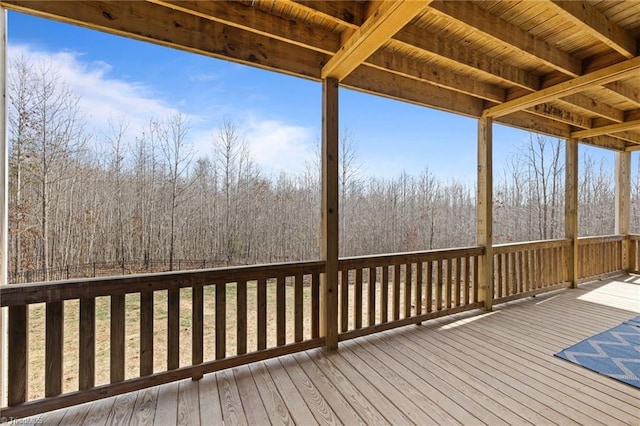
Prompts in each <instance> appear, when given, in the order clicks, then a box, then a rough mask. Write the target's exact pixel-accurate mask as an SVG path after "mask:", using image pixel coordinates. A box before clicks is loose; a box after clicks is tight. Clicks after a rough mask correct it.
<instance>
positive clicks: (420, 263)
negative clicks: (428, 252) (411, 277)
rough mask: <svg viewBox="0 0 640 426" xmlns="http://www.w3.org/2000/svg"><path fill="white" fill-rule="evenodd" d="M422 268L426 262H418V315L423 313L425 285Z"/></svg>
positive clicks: (416, 302)
mask: <svg viewBox="0 0 640 426" xmlns="http://www.w3.org/2000/svg"><path fill="white" fill-rule="evenodd" d="M422 268H424V262H418V263H416V298H415V304H416V315H421V314H422V286H423V285H424V283H423V270H422Z"/></svg>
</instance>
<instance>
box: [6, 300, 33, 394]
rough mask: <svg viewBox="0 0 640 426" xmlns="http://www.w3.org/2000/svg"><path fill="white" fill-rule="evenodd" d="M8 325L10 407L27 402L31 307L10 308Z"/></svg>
mask: <svg viewBox="0 0 640 426" xmlns="http://www.w3.org/2000/svg"><path fill="white" fill-rule="evenodd" d="M8 321H9V324H8V329H9V330H8V331H9V337H8V340H9V341H8V346H9V347H8V350H7V356H8V363H9V374H8V377H7V380H8V403H9V406H14V405H18V404H21V403H23V402H25V401H26V400H27V394H28V392H27V390H28V377H29V369H28V366H29V351H28V342H29V339H28V330H29V307H28V306H27V305H18V306H10V307H9V319H8Z"/></svg>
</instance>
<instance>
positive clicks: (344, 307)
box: [340, 269, 349, 332]
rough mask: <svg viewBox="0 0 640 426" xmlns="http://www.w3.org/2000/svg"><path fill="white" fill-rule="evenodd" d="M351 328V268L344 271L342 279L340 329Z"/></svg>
mask: <svg viewBox="0 0 640 426" xmlns="http://www.w3.org/2000/svg"><path fill="white" fill-rule="evenodd" d="M348 329H349V270H348V269H345V270H344V271H342V275H341V279H340V331H342V332H345V331H347V330H348Z"/></svg>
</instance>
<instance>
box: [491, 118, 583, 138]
mask: <svg viewBox="0 0 640 426" xmlns="http://www.w3.org/2000/svg"><path fill="white" fill-rule="evenodd" d="M495 122H496V123H500V124H504V125H507V126H511V127H516V128H518V129H525V130H528V131H531V132H537V133H542V134H544V135H549V136H555V137H558V138H563V139H566V138H568V137H569V135H570V134H571V126H569V125H568V124H565V123H561V122H559V121H556V120H552V119H550V118H546V117H541V116H539V115H536V114H532V113H530V112H528V111H518V112H515V113H513V114H510V115H507V116H504V117H498V118H497V119H496V120H495Z"/></svg>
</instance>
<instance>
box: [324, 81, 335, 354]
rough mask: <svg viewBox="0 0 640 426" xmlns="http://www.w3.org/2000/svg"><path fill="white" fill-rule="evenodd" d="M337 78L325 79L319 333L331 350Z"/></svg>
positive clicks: (333, 296) (332, 336)
mask: <svg viewBox="0 0 640 426" xmlns="http://www.w3.org/2000/svg"><path fill="white" fill-rule="evenodd" d="M338 89H339V85H338V81H337V80H336V79H334V78H327V79H324V80H323V81H322V224H321V258H322V260H323V261H324V262H325V271H324V274H323V275H322V279H321V281H320V335H321V336H323V337H324V338H325V347H326V348H327V349H329V350H331V349H337V347H338Z"/></svg>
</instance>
